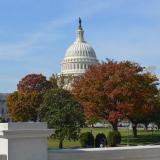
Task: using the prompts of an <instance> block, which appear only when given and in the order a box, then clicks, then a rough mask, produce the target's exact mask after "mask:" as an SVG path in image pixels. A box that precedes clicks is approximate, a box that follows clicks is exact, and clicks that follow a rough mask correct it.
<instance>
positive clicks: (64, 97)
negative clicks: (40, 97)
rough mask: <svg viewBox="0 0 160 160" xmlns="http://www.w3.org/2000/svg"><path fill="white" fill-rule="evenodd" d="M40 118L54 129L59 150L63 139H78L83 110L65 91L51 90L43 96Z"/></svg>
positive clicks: (59, 89)
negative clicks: (58, 141)
mask: <svg viewBox="0 0 160 160" xmlns="http://www.w3.org/2000/svg"><path fill="white" fill-rule="evenodd" d="M40 118H41V120H42V121H47V122H48V125H49V127H52V128H55V129H56V131H55V135H56V137H57V138H58V139H59V140H60V143H59V148H62V147H63V140H64V138H67V139H69V140H71V139H72V140H76V139H77V138H78V135H79V132H80V126H81V124H82V123H83V119H84V117H83V108H82V107H81V105H80V104H79V103H78V102H77V101H76V100H75V99H74V98H73V96H72V95H71V94H70V93H69V92H68V91H67V90H64V89H62V88H57V89H51V90H49V91H48V92H47V93H46V94H45V95H44V101H43V103H42V105H41V107H40Z"/></svg>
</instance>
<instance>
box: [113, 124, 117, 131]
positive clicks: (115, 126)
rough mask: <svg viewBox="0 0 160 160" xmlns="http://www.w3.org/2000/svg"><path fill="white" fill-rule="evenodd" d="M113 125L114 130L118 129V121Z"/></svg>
mask: <svg viewBox="0 0 160 160" xmlns="http://www.w3.org/2000/svg"><path fill="white" fill-rule="evenodd" d="M112 127H113V131H118V127H117V123H116V124H112Z"/></svg>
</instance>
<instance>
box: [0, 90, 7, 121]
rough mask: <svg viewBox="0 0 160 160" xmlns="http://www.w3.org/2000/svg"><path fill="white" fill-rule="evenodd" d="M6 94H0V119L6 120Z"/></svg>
mask: <svg viewBox="0 0 160 160" xmlns="http://www.w3.org/2000/svg"><path fill="white" fill-rule="evenodd" d="M7 95H8V94H6V93H0V117H2V118H5V119H7V107H6V98H7Z"/></svg>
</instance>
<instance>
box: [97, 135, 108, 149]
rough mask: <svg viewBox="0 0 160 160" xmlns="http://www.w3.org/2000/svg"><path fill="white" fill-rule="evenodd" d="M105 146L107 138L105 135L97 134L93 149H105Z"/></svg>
mask: <svg viewBox="0 0 160 160" xmlns="http://www.w3.org/2000/svg"><path fill="white" fill-rule="evenodd" d="M101 145H102V146H101ZM106 145H107V138H106V136H105V134H103V133H98V134H97V135H96V138H95V147H105V146H106Z"/></svg>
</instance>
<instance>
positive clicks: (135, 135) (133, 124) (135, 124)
mask: <svg viewBox="0 0 160 160" xmlns="http://www.w3.org/2000/svg"><path fill="white" fill-rule="evenodd" d="M132 129H133V137H134V138H136V137H137V123H132Z"/></svg>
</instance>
